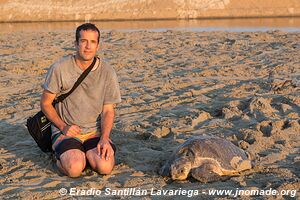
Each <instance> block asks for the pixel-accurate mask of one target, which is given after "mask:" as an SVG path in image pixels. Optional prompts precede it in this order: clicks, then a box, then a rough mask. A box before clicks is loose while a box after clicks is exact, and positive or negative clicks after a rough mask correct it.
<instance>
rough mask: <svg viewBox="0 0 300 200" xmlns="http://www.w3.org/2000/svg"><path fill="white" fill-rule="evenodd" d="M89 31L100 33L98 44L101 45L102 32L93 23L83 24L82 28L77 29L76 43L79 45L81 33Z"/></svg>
mask: <svg viewBox="0 0 300 200" xmlns="http://www.w3.org/2000/svg"><path fill="white" fill-rule="evenodd" d="M87 30H91V31H97V33H98V43H99V40H100V31H99V29H98V28H97V27H96V25H95V24H91V23H85V24H81V25H80V26H78V27H77V29H76V43H77V44H79V38H80V31H87Z"/></svg>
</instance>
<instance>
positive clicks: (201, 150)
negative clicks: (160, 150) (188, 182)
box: [160, 136, 251, 182]
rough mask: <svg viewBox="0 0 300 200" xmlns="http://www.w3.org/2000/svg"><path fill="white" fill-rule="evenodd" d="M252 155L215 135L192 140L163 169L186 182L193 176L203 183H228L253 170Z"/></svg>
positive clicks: (185, 143) (166, 174) (161, 171)
mask: <svg viewBox="0 0 300 200" xmlns="http://www.w3.org/2000/svg"><path fill="white" fill-rule="evenodd" d="M250 168H251V160H250V159H249V156H248V154H247V153H246V152H245V151H243V150H242V149H240V148H238V147H237V146H235V145H234V144H233V143H231V142H230V141H228V140H225V139H222V138H219V137H215V136H199V137H196V138H191V139H188V140H187V141H186V142H184V143H183V144H181V145H180V146H179V147H178V148H177V149H176V150H175V151H174V152H173V154H172V156H171V157H170V159H169V160H168V161H167V162H166V163H165V165H164V166H163V167H162V168H161V170H160V174H161V175H162V176H171V178H172V179H173V180H185V179H186V178H187V177H188V175H189V173H190V172H191V175H192V177H193V178H195V179H196V180H198V181H201V182H213V181H218V180H224V178H227V177H229V176H233V175H237V174H238V173H239V172H241V171H244V170H247V169H250Z"/></svg>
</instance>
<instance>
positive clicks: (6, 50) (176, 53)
mask: <svg viewBox="0 0 300 200" xmlns="http://www.w3.org/2000/svg"><path fill="white" fill-rule="evenodd" d="M299 41H300V36H299V34H298V33H285V32H280V31H272V32H252V33H246V32H244V33H227V32H190V31H167V32H147V31H139V32H126V33H125V32H123V33H121V32H106V33H103V34H102V42H103V45H102V50H101V51H100V52H99V54H100V55H101V56H103V57H104V58H105V59H106V60H107V62H108V63H110V64H111V65H112V66H113V67H114V68H115V69H116V71H117V74H118V76H119V81H120V86H121V93H122V98H123V101H122V103H121V104H119V105H118V108H117V118H116V123H115V127H114V131H113V133H112V138H113V140H114V141H115V143H116V145H117V165H116V167H115V169H114V170H113V173H112V174H111V175H107V176H102V175H98V174H96V173H95V172H92V171H91V170H89V169H86V170H85V171H84V173H83V176H81V177H80V178H77V179H71V178H67V177H65V176H62V175H61V174H59V172H58V170H57V168H56V167H55V165H54V162H53V157H52V156H51V155H48V154H45V153H43V152H41V151H40V150H39V149H38V147H37V146H36V145H35V143H34V141H33V139H32V138H31V137H30V136H29V134H28V132H27V130H26V128H25V127H24V123H25V120H26V118H27V117H28V116H30V115H32V114H34V113H35V112H36V111H38V110H39V97H40V93H41V87H40V85H41V83H42V82H43V80H44V76H45V73H46V70H47V68H48V67H49V65H50V64H51V63H52V62H53V61H55V60H56V59H58V58H59V57H60V56H62V55H65V54H70V53H73V52H74V49H73V46H72V44H73V33H69V32H67V33H66V32H33V33H29V32H13V33H3V34H1V35H0V49H1V55H0V57H1V61H0V67H1V68H0V76H1V79H0V80H1V81H0V92H1V94H2V95H1V96H0V108H1V111H0V118H1V119H2V120H1V122H0V130H1V134H0V144H1V146H0V172H1V173H0V174H1V175H0V176H1V179H0V196H2V197H3V198H7V199H8V198H22V199H33V198H36V199H52V198H59V197H61V196H60V194H59V189H60V188H67V189H69V188H72V187H76V188H78V189H89V188H95V189H98V190H102V191H103V190H105V188H110V189H123V188H132V187H135V188H140V189H146V190H149V191H150V190H151V189H154V190H159V189H165V190H166V189H178V188H181V189H187V190H199V191H208V190H210V189H232V190H235V189H236V188H240V189H260V190H268V189H270V188H272V189H276V190H278V191H281V190H284V189H285V190H296V189H298V190H299V188H300V182H299V176H300V174H299V171H300V170H299V169H300V156H299V147H300V136H299V132H300V118H299V115H300V95H299V94H300V90H299V89H300V85H299V81H300V66H299V63H300V59H299V58H300V57H299ZM202 134H211V135H217V136H220V137H223V138H226V139H228V140H230V141H232V142H233V143H234V144H236V145H239V146H240V147H241V148H243V149H245V150H246V151H248V152H249V153H250V154H251V155H252V158H253V163H254V168H253V169H252V170H250V171H246V172H244V173H242V174H241V176H239V177H233V178H231V179H229V180H227V181H225V182H215V183H209V184H199V183H198V182H195V181H194V180H192V179H189V180H187V181H184V182H171V181H170V180H168V179H165V178H162V177H160V176H159V175H158V173H157V172H158V170H159V168H160V166H161V165H162V164H163V163H164V162H165V160H166V159H167V158H168V156H169V155H170V153H171V152H172V151H173V149H174V148H175V147H176V146H178V145H179V144H180V143H182V142H183V141H185V140H186V139H187V138H189V137H192V136H197V135H202ZM298 195H299V194H298ZM199 196H201V197H202V198H208V199H209V198H211V196H208V195H205V194H200V195H199ZM102 197H103V198H105V197H106V198H107V199H110V198H120V197H119V196H102ZM125 197H126V198H129V196H125ZM133 197H134V196H133ZM160 197H162V196H153V195H150V194H148V195H147V196H146V197H144V199H155V198H160ZM183 197H185V196H180V195H179V196H175V197H172V196H168V197H166V198H167V199H168V198H169V199H173V198H177V199H181V198H183ZM214 197H215V198H217V196H214ZM223 197H227V196H223ZM62 198H64V197H62ZM136 198H138V197H136ZM220 198H221V196H220ZM227 198H229V197H227ZM243 198H246V199H247V198H248V197H247V196H244V197H243ZM258 198H261V199H262V198H269V199H273V197H270V196H269V197H268V196H259V197H258ZM274 198H275V197H274ZM278 198H280V197H279V196H278Z"/></svg>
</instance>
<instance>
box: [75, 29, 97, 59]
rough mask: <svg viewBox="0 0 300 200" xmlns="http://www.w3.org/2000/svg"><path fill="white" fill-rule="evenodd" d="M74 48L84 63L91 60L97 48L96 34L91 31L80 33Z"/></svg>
mask: <svg viewBox="0 0 300 200" xmlns="http://www.w3.org/2000/svg"><path fill="white" fill-rule="evenodd" d="M75 46H76V50H77V55H78V57H79V58H80V59H82V60H84V61H90V60H92V59H93V58H94V56H95V55H96V52H97V50H98V48H99V43H98V33H97V32H96V31H92V30H86V31H84V30H82V31H80V38H79V41H78V44H77V43H76V45H75Z"/></svg>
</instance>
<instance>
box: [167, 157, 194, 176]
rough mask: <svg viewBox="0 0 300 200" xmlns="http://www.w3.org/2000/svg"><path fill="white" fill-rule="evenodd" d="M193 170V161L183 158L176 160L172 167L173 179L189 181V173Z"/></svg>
mask: <svg viewBox="0 0 300 200" xmlns="http://www.w3.org/2000/svg"><path fill="white" fill-rule="evenodd" d="M191 168H192V163H191V161H190V160H189V159H188V158H186V157H182V158H179V159H176V160H175V161H174V162H173V164H172V165H171V170H170V171H171V177H172V179H173V180H185V179H187V177H188V175H189V172H190V170H191Z"/></svg>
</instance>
